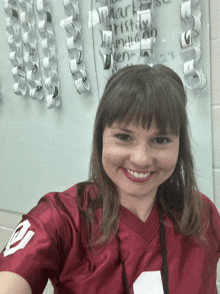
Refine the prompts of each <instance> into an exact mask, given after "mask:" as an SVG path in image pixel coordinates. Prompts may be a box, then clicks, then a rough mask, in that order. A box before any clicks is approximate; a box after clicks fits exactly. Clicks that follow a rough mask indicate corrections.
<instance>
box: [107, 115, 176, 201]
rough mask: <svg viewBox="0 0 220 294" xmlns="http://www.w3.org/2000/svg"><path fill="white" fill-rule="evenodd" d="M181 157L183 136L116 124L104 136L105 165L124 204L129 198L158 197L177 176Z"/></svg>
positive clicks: (153, 123) (108, 128)
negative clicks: (176, 167) (160, 189)
mask: <svg viewBox="0 0 220 294" xmlns="http://www.w3.org/2000/svg"><path fill="white" fill-rule="evenodd" d="M178 155H179V136H176V135H173V134H172V133H170V132H169V130H167V133H166V134H165V135H164V134H163V135H162V134H159V131H158V129H157V126H156V123H155V121H154V120H153V122H152V124H151V126H150V128H149V129H144V128H142V126H135V125H134V124H129V125H127V126H126V127H125V125H124V124H122V123H121V124H118V123H116V122H114V123H113V124H112V126H111V127H109V126H106V127H105V129H104V132H103V150H102V164H103V168H104V170H105V172H106V174H107V175H108V176H109V178H110V179H111V180H112V181H113V182H114V183H115V185H116V187H117V191H118V195H119V198H120V201H121V202H122V200H123V201H124V200H126V199H128V198H127V197H129V196H132V197H136V198H137V197H146V196H150V197H155V196H156V193H157V189H158V187H159V185H161V184H162V183H163V182H165V181H166V180H167V179H168V178H169V177H170V176H171V175H172V173H173V171H174V169H175V166H176V163H177V160H178Z"/></svg>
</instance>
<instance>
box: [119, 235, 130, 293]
mask: <svg viewBox="0 0 220 294" xmlns="http://www.w3.org/2000/svg"><path fill="white" fill-rule="evenodd" d="M116 240H117V243H118V249H119V258H120V262H121V265H122V275H123V281H124V286H125V289H126V293H127V294H129V293H130V292H129V287H128V280H127V276H126V272H125V267H124V262H123V260H122V256H121V248H120V241H119V237H118V233H116Z"/></svg>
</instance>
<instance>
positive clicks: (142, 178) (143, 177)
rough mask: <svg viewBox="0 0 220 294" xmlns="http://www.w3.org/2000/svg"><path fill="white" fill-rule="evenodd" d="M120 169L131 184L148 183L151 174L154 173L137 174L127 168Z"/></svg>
mask: <svg viewBox="0 0 220 294" xmlns="http://www.w3.org/2000/svg"><path fill="white" fill-rule="evenodd" d="M121 169H122V171H123V172H124V174H125V175H126V177H127V178H129V179H130V180H132V181H133V182H138V183H143V182H146V181H148V180H149V179H150V178H151V176H152V174H153V173H154V172H148V173H138V172H135V171H133V170H130V169H128V168H126V169H125V168H123V167H122V168H121Z"/></svg>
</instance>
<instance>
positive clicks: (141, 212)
mask: <svg viewBox="0 0 220 294" xmlns="http://www.w3.org/2000/svg"><path fill="white" fill-rule="evenodd" d="M155 200H156V195H155V196H154V197H140V198H137V197H135V196H130V197H128V196H127V197H126V199H125V198H123V197H120V202H121V205H122V206H124V207H125V208H127V209H128V210H129V211H130V212H132V213H133V214H135V215H136V216H137V217H138V218H139V219H140V220H142V221H143V222H146V220H147V219H148V216H149V215H150V213H151V210H152V208H153V206H154V203H155Z"/></svg>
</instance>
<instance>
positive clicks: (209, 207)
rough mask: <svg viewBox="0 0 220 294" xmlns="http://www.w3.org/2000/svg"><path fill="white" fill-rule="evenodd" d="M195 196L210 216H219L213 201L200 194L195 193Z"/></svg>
mask: <svg viewBox="0 0 220 294" xmlns="http://www.w3.org/2000/svg"><path fill="white" fill-rule="evenodd" d="M197 195H198V197H199V198H200V199H201V200H202V203H203V205H204V208H205V209H207V210H208V212H209V213H210V214H211V215H212V214H213V213H217V214H219V213H218V210H217V208H216V206H215V204H214V203H213V201H212V200H211V199H210V198H209V197H207V196H206V195H204V194H202V193H200V192H197Z"/></svg>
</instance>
